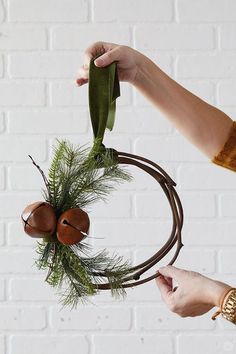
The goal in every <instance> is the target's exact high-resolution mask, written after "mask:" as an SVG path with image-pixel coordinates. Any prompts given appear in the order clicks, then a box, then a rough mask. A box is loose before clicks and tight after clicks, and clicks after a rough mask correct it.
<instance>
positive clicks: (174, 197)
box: [93, 150, 183, 290]
mask: <svg viewBox="0 0 236 354" xmlns="http://www.w3.org/2000/svg"><path fill="white" fill-rule="evenodd" d="M114 156H115V157H116V159H117V161H118V163H119V164H126V165H133V166H136V167H138V168H140V169H141V170H143V171H145V172H147V173H148V174H149V175H150V176H152V177H153V178H154V179H155V180H156V181H157V182H158V183H159V184H160V186H161V188H162V190H163V191H164V193H165V195H166V197H167V200H168V202H169V205H170V208H171V212H172V218H173V223H172V230H171V233H170V236H169V238H168V239H167V241H166V243H165V244H164V245H163V246H162V247H161V249H160V250H158V251H157V252H156V253H155V254H154V255H153V256H152V257H150V258H149V259H148V260H146V261H145V262H142V263H140V264H138V265H136V266H134V267H131V268H130V269H129V271H130V274H129V275H127V276H126V277H125V278H124V279H123V284H122V287H123V288H130V287H134V286H137V285H140V284H144V283H146V282H148V281H150V280H152V279H154V278H156V277H157V276H158V275H159V273H158V272H155V273H154V274H153V275H151V276H148V277H146V278H144V279H140V277H141V276H142V275H143V274H144V273H145V272H146V271H148V270H149V269H150V268H152V267H153V266H154V265H156V264H157V263H158V262H159V261H160V260H161V259H163V258H164V257H165V256H166V255H167V253H169V251H170V250H171V249H172V248H173V247H174V245H176V251H175V253H174V255H173V257H172V259H171V260H170V262H169V263H168V264H169V265H171V264H173V263H174V262H175V260H176V258H177V257H178V255H179V252H180V250H181V248H182V247H183V243H182V238H181V230H182V226H183V208H182V204H181V201H180V198H179V196H178V194H177V192H176V190H175V186H176V183H175V182H174V181H173V180H172V179H171V177H170V176H169V175H168V174H167V173H166V172H165V171H164V170H163V169H162V168H161V167H160V166H159V165H157V164H156V163H154V162H152V161H150V160H148V159H146V158H144V157H141V156H138V155H133V154H129V153H125V152H118V151H116V150H114ZM93 275H94V276H99V277H104V278H105V277H107V276H106V274H105V273H104V272H97V273H94V274H93ZM94 286H96V288H97V289H99V290H108V289H111V286H110V284H109V283H102V284H94Z"/></svg>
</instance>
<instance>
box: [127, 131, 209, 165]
mask: <svg viewBox="0 0 236 354" xmlns="http://www.w3.org/2000/svg"><path fill="white" fill-rule="evenodd" d="M134 148H135V153H136V154H138V155H142V156H145V157H146V158H149V159H151V160H153V161H154V162H156V163H158V162H160V161H174V162H178V161H181V162H188V161H189V162H192V161H194V162H197V161H198V162H200V161H201V162H203V161H208V160H207V159H206V157H205V156H203V155H202V153H201V152H200V151H199V150H197V149H196V148H195V147H193V146H192V145H191V144H190V143H189V142H187V141H186V140H184V139H183V138H182V137H180V136H164V137H155V138H153V137H145V136H144V137H140V138H138V139H136V140H135V142H134Z"/></svg>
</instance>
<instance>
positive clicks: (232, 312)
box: [212, 288, 236, 324]
mask: <svg viewBox="0 0 236 354" xmlns="http://www.w3.org/2000/svg"><path fill="white" fill-rule="evenodd" d="M219 314H221V315H222V317H224V318H225V319H226V320H228V321H230V322H232V323H234V324H236V289H235V288H231V289H229V290H227V292H226V293H225V294H224V295H223V296H222V298H221V301H220V309H219V311H217V312H216V313H215V314H214V315H213V316H212V319H213V320H215V319H216V317H217V316H218V315H219Z"/></svg>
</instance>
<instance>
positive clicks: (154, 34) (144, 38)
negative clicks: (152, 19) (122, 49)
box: [135, 24, 214, 50]
mask: <svg viewBox="0 0 236 354" xmlns="http://www.w3.org/2000/svg"><path fill="white" fill-rule="evenodd" d="M135 44H136V46H137V48H138V49H139V50H145V49H155V50H196V49H202V50H206V49H213V48H214V31H213V28H212V27H210V26H198V25H196V26H192V25H191V26H187V25H180V24H177V25H174V24H171V25H161V26H160V25H147V24H145V25H141V26H140V25H138V26H137V27H136V30H135Z"/></svg>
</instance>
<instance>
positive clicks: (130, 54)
mask: <svg viewBox="0 0 236 354" xmlns="http://www.w3.org/2000/svg"><path fill="white" fill-rule="evenodd" d="M97 55H100V57H99V58H98V59H96V60H95V65H96V66H97V67H104V66H107V65H109V64H111V63H113V62H114V61H116V62H117V68H118V76H119V80H120V81H128V82H130V83H133V82H134V81H135V77H136V75H137V72H138V67H139V65H140V63H141V62H142V59H143V58H144V55H142V54H141V53H139V52H137V51H136V50H135V49H132V48H130V47H127V46H123V45H118V44H114V43H106V42H96V43H94V44H92V45H91V46H90V47H88V48H87V49H86V50H85V53H84V65H83V66H82V67H81V68H80V69H79V71H78V77H77V80H76V82H77V84H78V85H79V86H82V85H83V84H85V83H87V82H88V73H89V63H90V60H91V59H92V58H94V57H96V56H97Z"/></svg>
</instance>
